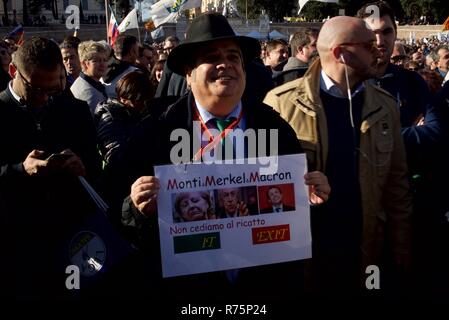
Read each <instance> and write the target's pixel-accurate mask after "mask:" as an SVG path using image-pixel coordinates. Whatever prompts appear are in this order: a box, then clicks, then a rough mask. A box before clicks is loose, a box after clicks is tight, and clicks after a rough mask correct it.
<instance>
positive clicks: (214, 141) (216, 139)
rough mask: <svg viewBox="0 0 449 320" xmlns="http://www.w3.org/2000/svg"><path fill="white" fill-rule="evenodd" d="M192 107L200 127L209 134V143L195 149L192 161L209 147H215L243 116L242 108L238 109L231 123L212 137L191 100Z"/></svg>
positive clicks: (199, 157)
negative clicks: (236, 116) (236, 115)
mask: <svg viewBox="0 0 449 320" xmlns="http://www.w3.org/2000/svg"><path fill="white" fill-rule="evenodd" d="M193 109H194V110H195V113H196V117H197V118H198V119H199V120H200V122H201V127H202V128H203V130H204V132H206V133H207V135H208V136H209V141H210V142H209V144H207V145H206V146H205V147H204V148H203V147H200V149H199V150H198V151H197V153H196V154H195V156H194V157H193V160H194V161H199V160H200V159H201V158H202V156H203V154H204V153H205V152H207V151H209V150H210V149H213V148H215V146H216V145H217V144H219V143H220V142H221V141H222V140H223V139H224V138H226V136H227V135H228V134H230V133H231V131H232V129H234V127H235V126H237V125H238V124H239V122H240V120H241V119H242V116H243V109H242V110H240V114H239V116H238V118H237V119H235V120H234V121H233V122H232V123H231V124H229V126H227V127H226V128H225V129H224V130H223V131H222V132H221V133H220V134H219V135H217V136H216V137H214V136H213V135H212V134H211V133H210V131H209V129H208V128H207V126H206V123H205V122H204V120H203V118H202V117H201V115H200V113H199V112H198V109H197V108H196V106H195V102H193Z"/></svg>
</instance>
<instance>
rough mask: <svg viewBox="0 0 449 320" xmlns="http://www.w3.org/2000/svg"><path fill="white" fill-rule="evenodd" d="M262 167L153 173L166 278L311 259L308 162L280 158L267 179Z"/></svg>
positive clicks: (194, 166)
mask: <svg viewBox="0 0 449 320" xmlns="http://www.w3.org/2000/svg"><path fill="white" fill-rule="evenodd" d="M259 160H260V161H254V162H252V163H249V162H248V163H245V164H243V165H238V166H236V165H223V164H221V165H220V164H205V163H189V164H182V165H164V166H155V168H154V169H155V176H156V177H157V178H158V179H159V181H160V189H161V192H160V193H159V195H158V199H157V206H158V222H159V237H160V246H161V259H162V275H163V277H164V278H166V277H174V276H180V275H188V274H198V273H205V272H213V271H220V270H229V269H236V268H237V269H238V268H246V267H253V266H258V265H267V264H273V263H280V262H287V261H294V260H300V259H308V258H310V257H311V254H312V237H311V232H310V206H309V198H308V187H307V186H306V185H305V182H304V173H305V172H307V161H306V158H305V155H304V154H295V155H288V156H280V157H278V161H276V163H277V165H278V167H277V171H276V172H273V173H269V174H266V173H262V171H261V170H262V168H263V165H261V163H267V161H268V159H265V158H259ZM279 203H282V205H281V206H279ZM278 207H281V208H282V210H283V212H285V213H283V212H279V213H278V212H277V210H275V208H278ZM287 210H290V211H287ZM261 212H267V214H260V213H261Z"/></svg>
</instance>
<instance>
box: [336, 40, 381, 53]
mask: <svg viewBox="0 0 449 320" xmlns="http://www.w3.org/2000/svg"><path fill="white" fill-rule="evenodd" d="M338 46H339V47H343V46H360V47H362V48H365V49H366V50H368V51H369V52H375V51H376V50H377V44H376V41H368V42H345V43H340V44H339V45H338Z"/></svg>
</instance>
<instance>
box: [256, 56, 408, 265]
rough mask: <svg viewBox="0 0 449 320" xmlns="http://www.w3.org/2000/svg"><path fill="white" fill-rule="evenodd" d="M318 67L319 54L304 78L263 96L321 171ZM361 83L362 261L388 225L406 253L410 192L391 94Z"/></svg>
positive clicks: (324, 139)
mask: <svg viewBox="0 0 449 320" xmlns="http://www.w3.org/2000/svg"><path fill="white" fill-rule="evenodd" d="M320 72H321V65H320V61H319V60H318V61H316V62H315V63H314V64H313V65H312V66H311V67H310V69H309V70H308V71H307V73H306V74H305V75H304V77H303V78H300V79H297V80H294V81H291V82H288V83H286V84H284V85H282V86H280V87H277V88H275V89H273V90H271V91H270V92H269V93H268V94H267V96H266V97H265V101H264V102H265V103H266V104H268V105H270V106H272V107H273V108H274V109H275V110H276V111H278V112H279V113H280V114H281V116H282V117H283V118H284V119H285V120H286V121H287V122H288V123H289V124H290V125H291V126H292V128H293V129H294V130H295V132H296V135H297V137H298V139H299V141H300V142H301V145H302V147H303V148H304V150H305V151H306V153H307V160H308V165H309V170H319V171H322V172H325V168H326V160H327V156H328V133H327V121H326V115H325V112H324V109H323V107H322V102H321V100H320V96H319V90H320ZM365 85H366V88H365V90H364V104H363V109H362V124H361V127H360V153H359V154H360V155H359V181H360V189H361V195H362V199H361V200H362V208H363V241H362V252H363V254H364V264H377V263H379V258H380V255H381V254H382V248H383V245H384V241H385V240H386V239H387V238H386V237H387V235H386V230H387V228H386V226H387V225H388V231H389V234H388V237H390V240H389V241H391V244H392V249H393V252H394V253H395V255H400V256H403V255H407V254H409V252H410V245H411V243H410V231H411V230H410V214H411V210H412V198H411V194H410V187H409V183H408V179H407V164H406V156H405V149H404V143H403V140H402V136H401V132H400V122H399V112H398V110H397V108H396V103H395V100H394V99H393V98H392V97H391V96H390V95H389V94H388V93H387V92H385V91H383V90H382V89H379V88H377V87H374V86H372V85H370V84H368V83H365ZM330 196H332V192H331V195H330Z"/></svg>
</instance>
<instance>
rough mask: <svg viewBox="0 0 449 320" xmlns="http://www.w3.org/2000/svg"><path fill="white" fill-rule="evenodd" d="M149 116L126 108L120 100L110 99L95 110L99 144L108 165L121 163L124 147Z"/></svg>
mask: <svg viewBox="0 0 449 320" xmlns="http://www.w3.org/2000/svg"><path fill="white" fill-rule="evenodd" d="M146 115H147V112H146V111H144V112H142V113H140V112H137V111H135V110H134V109H133V108H129V107H126V106H125V105H123V104H122V103H120V102H119V101H118V100H115V99H113V100H112V99H110V100H107V101H105V102H102V103H100V104H99V105H98V106H97V108H96V109H95V117H94V119H95V125H96V128H97V143H98V148H99V149H100V152H101V156H102V158H103V160H104V161H105V162H106V165H108V166H109V165H111V164H112V165H114V163H117V162H120V159H121V155H122V152H123V147H124V146H125V145H126V142H127V140H128V139H129V137H130V136H131V135H132V133H133V130H134V129H135V127H136V126H137V124H138V123H139V122H140V120H142V119H143V118H144V117H145V116H146Z"/></svg>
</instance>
